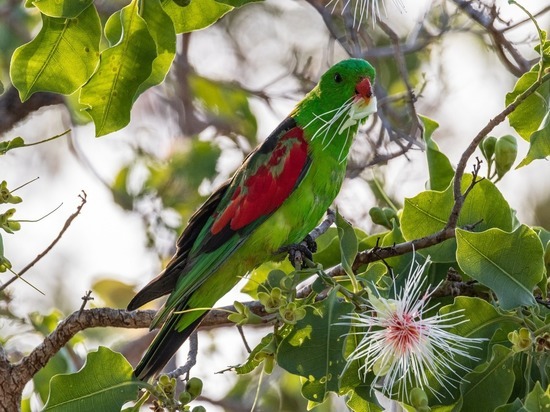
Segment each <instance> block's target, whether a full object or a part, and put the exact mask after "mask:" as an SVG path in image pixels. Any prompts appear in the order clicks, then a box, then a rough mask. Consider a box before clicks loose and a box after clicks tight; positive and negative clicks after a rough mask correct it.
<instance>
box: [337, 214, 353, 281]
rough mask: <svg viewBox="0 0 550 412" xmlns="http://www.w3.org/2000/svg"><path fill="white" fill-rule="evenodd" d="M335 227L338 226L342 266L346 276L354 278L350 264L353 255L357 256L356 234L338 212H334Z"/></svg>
mask: <svg viewBox="0 0 550 412" xmlns="http://www.w3.org/2000/svg"><path fill="white" fill-rule="evenodd" d="M336 227H337V228H338V238H339V239H340V257H341V259H342V267H343V268H344V270H345V271H346V273H347V274H348V276H350V277H353V278H355V274H354V273H353V269H352V266H353V262H354V260H355V256H357V236H356V235H355V231H354V230H353V227H352V226H351V224H350V223H349V222H348V221H347V220H346V219H344V218H343V217H342V216H341V215H340V213H339V212H336Z"/></svg>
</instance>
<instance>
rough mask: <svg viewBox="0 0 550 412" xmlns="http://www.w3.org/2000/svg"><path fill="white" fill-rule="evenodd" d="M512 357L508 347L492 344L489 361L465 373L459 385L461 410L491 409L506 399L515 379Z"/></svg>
mask: <svg viewBox="0 0 550 412" xmlns="http://www.w3.org/2000/svg"><path fill="white" fill-rule="evenodd" d="M513 359H514V358H513V352H512V351H511V350H510V349H508V348H506V347H504V346H502V345H494V346H493V355H492V358H491V361H490V362H487V363H485V364H482V365H480V366H478V367H477V368H476V369H475V370H474V371H472V372H470V373H469V374H467V375H466V376H465V377H464V380H463V381H462V383H461V385H460V391H461V393H462V396H463V400H464V402H463V404H462V410H463V411H492V410H493V409H495V408H496V407H497V406H499V405H502V404H504V403H505V402H507V401H508V398H509V396H510V394H511V393H512V388H513V387H514V379H515V375H514V371H513V370H512V362H513ZM488 394H490V396H488Z"/></svg>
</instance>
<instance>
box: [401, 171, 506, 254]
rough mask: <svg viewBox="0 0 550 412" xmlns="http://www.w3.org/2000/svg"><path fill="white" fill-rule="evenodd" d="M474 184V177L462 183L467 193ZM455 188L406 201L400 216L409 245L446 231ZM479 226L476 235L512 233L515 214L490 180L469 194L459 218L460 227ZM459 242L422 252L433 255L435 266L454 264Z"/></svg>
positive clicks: (417, 196)
mask: <svg viewBox="0 0 550 412" xmlns="http://www.w3.org/2000/svg"><path fill="white" fill-rule="evenodd" d="M471 181H472V175H471V174H465V175H464V178H463V179H462V185H461V188H462V191H463V192H464V191H465V190H466V188H467V187H468V185H469V184H470V182H471ZM453 203H454V200H453V186H452V184H451V185H449V187H448V188H447V189H446V190H445V191H444V192H437V191H433V190H427V191H425V192H422V193H419V194H418V195H416V196H415V197H412V198H406V199H405V206H404V208H403V214H402V216H401V230H402V232H403V236H404V238H405V239H406V240H408V241H410V240H413V239H418V238H421V237H424V236H429V235H431V234H433V233H436V232H437V231H439V230H441V229H443V227H444V226H445V224H446V223H447V220H448V219H449V215H450V214H451V209H452V207H453ZM473 224H476V226H475V228H474V229H473V230H475V231H476V232H480V231H483V230H486V229H489V228H493V227H496V228H499V229H502V230H506V231H510V230H512V213H511V211H510V206H509V205H508V202H506V200H505V199H504V197H503V196H502V194H501V193H500V192H499V190H498V189H497V188H496V186H495V185H494V184H493V183H491V182H490V181H489V180H488V179H484V180H481V181H479V182H478V183H476V185H475V186H474V188H473V189H472V190H471V191H470V193H469V194H468V197H467V198H466V201H465V202H464V206H463V208H462V211H461V213H460V216H459V218H458V226H459V227H464V226H466V225H473ZM455 251H456V240H455V239H449V240H446V241H445V242H443V243H440V244H438V245H435V246H432V247H429V248H427V249H423V250H421V251H419V253H421V254H422V255H424V256H427V255H430V256H431V258H432V260H433V261H434V262H453V261H454V260H455Z"/></svg>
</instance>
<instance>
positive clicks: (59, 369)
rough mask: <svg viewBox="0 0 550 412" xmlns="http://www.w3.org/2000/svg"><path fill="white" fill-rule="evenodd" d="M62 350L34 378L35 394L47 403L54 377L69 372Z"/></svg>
mask: <svg viewBox="0 0 550 412" xmlns="http://www.w3.org/2000/svg"><path fill="white" fill-rule="evenodd" d="M64 350H66V349H62V351H61V352H58V353H57V354H56V355H55V356H54V357H53V358H51V359H50V360H49V361H48V363H47V364H46V366H45V367H43V368H42V369H40V370H39V371H38V372H37V373H36V375H34V376H33V378H32V383H33V386H34V391H35V393H38V395H39V396H40V400H41V401H42V402H46V401H47V399H48V393H49V391H50V380H51V378H52V376H54V375H58V374H60V373H67V372H68V371H69V364H68V362H67V359H66V357H65V355H64V353H63V351H64Z"/></svg>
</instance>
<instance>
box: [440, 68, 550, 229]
mask: <svg viewBox="0 0 550 412" xmlns="http://www.w3.org/2000/svg"><path fill="white" fill-rule="evenodd" d="M548 80H550V73H547V74H546V75H544V76H543V77H541V78H540V79H539V80H537V81H536V82H535V83H533V84H532V85H531V86H530V87H529V88H528V89H527V90H525V91H524V92H523V93H521V94H519V95H518V96H517V97H516V98H515V100H514V101H513V102H512V103H510V104H509V105H508V106H506V108H505V109H504V110H503V111H501V112H500V113H499V114H498V115H496V116H495V117H494V118H493V119H491V120H489V122H488V123H487V124H486V125H485V127H484V128H483V129H481V130H480V131H479V133H478V134H477V135H476V136H475V137H474V138H473V139H472V141H471V142H470V144H469V145H468V147H467V148H466V150H464V152H463V153H462V156H461V157H460V160H459V162H458V165H457V166H456V172H455V177H454V181H453V195H454V200H455V203H454V205H453V209H452V211H451V215H450V217H449V220H448V222H447V225H446V226H445V228H453V229H454V228H456V225H457V222H458V216H459V214H460V210H461V209H462V206H463V205H464V201H465V199H466V198H465V196H464V195H463V194H462V191H461V189H460V186H461V184H462V177H463V176H464V170H465V169H466V165H467V163H468V160H469V159H470V157H471V156H472V154H473V153H474V151H475V150H476V148H477V147H478V146H479V144H480V143H481V141H482V140H483V138H484V137H485V136H487V135H488V134H489V133H490V132H491V131H492V130H493V129H494V128H495V127H496V126H497V125H499V124H500V123H502V122H503V121H504V120H505V119H506V117H507V116H508V115H509V114H510V113H512V112H513V111H514V110H516V108H517V107H518V106H519V105H520V104H521V103H522V102H523V101H524V100H525V99H527V98H528V97H529V96H531V95H532V94H533V93H534V92H535V91H536V90H537V89H538V88H539V87H540V86H541V85H542V84H543V83H545V82H547V81H548Z"/></svg>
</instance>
